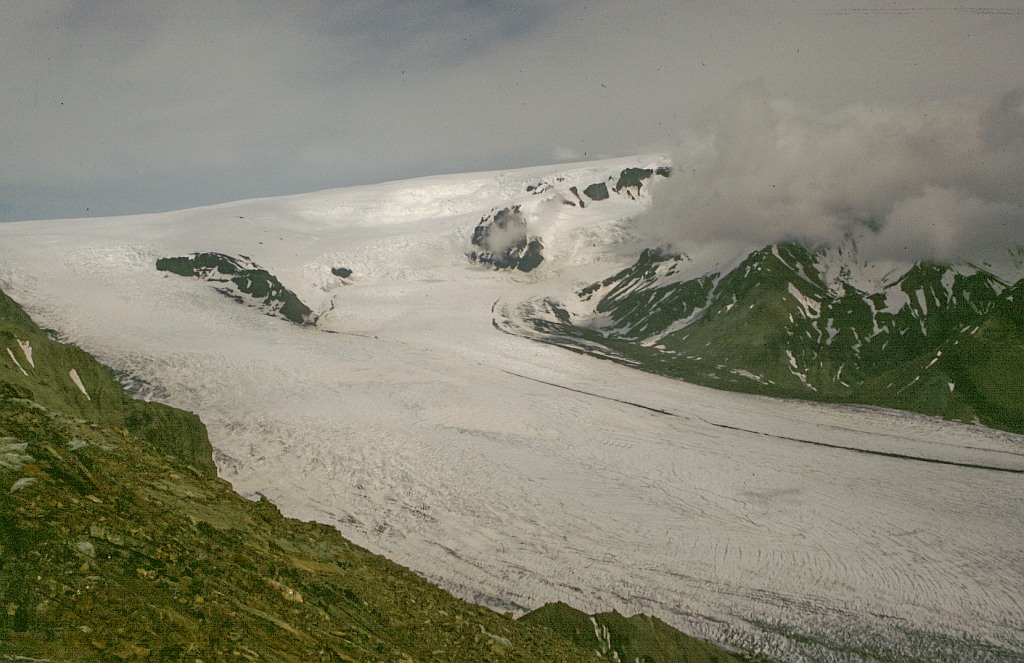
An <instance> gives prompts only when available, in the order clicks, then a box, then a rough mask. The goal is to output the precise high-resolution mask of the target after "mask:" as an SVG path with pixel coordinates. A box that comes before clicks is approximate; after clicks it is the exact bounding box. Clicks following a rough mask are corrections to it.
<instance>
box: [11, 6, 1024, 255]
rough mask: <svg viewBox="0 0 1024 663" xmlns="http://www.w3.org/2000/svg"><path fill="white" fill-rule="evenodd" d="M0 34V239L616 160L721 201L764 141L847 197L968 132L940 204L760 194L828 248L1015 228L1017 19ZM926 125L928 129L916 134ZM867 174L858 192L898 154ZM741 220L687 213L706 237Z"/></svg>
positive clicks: (143, 19) (296, 26)
mask: <svg viewBox="0 0 1024 663" xmlns="http://www.w3.org/2000/svg"><path fill="white" fill-rule="evenodd" d="M0 13H2V20H0V58H2V60H3V62H4V66H3V67H2V68H0V113H2V117H3V121H2V123H0V149H2V150H3V154H4V158H3V159H2V160H0V220H15V219H33V218H64V217H80V216H95V215H112V214H127V213H141V212H152V211H162V210H169V209H178V208H184V207H192V206H197V205H204V204H210V203H216V202H223V201H228V200H235V199H241V198H250V197H258V196H273V195H279V194H286V193H299V192H305V191H314V190H317V189H323V188H329V187H337V186H347V185H352V184H361V183H370V182H379V181H385V180H393V179H401V178H407V177H414V176H418V175H428V174H437V173H448V172H465V171H472V170H489V169H502V168H513V167H519V166H527V165H537V164H545V163H556V162H568V161H580V160H590V159H597V158H603V157H611V156H620V155H628V154H633V153H649V152H667V153H671V154H674V155H677V160H683V159H686V158H689V156H690V155H693V154H698V153H700V152H701V150H700V149H699V146H700V145H701V141H704V143H705V144H706V143H708V141H709V140H710V141H711V142H714V141H715V140H717V143H716V144H717V145H718V147H717V148H716V150H717V152H716V155H717V156H716V157H715V158H713V159H711V160H708V161H706V163H707V164H711V165H710V166H708V167H706V168H704V169H703V170H701V171H700V172H698V169H695V170H694V172H695V173H698V175H699V176H700V177H703V178H704V179H703V180H697V181H701V182H703V184H704V185H708V186H713V183H715V182H717V185H728V186H736V187H743V186H747V185H748V184H749V182H748V181H747V180H746V179H744V177H741V176H740V175H742V172H740V171H743V168H747V166H746V165H744V166H743V168H740V170H739V171H737V170H736V169H735V168H733V169H732V170H730V168H731V166H729V164H728V163H727V157H730V152H729V151H728V146H729V145H730V144H731V145H733V147H734V152H733V153H731V158H732V160H733V162H736V163H744V164H748V163H749V162H750V161H751V154H755V155H756V154H761V157H762V158H764V159H766V160H770V161H771V162H772V163H778V162H782V163H783V165H784V166H785V163H786V160H785V159H780V158H779V154H778V153H777V152H778V149H779V148H778V145H775V146H774V147H773V148H772V149H771V150H769V151H768V153H767V156H765V152H764V150H762V149H761V148H763V147H764V146H763V145H762V143H763V142H764V139H765V136H766V135H770V136H774V137H775V138H774V139H778V136H779V135H781V133H786V132H788V133H787V135H790V134H792V135H799V136H802V137H803V138H802V139H801V140H803V144H804V145H805V147H806V149H807V152H808V154H809V155H810V158H808V159H806V160H805V159H804V158H803V156H804V153H803V152H798V154H797V156H796V157H794V154H793V153H792V151H789V152H787V155H788V156H787V158H789V159H790V160H791V161H793V163H796V161H799V162H800V163H807V164H822V163H823V160H824V161H828V160H827V159H826V157H827V155H828V154H838V155H839V156H840V158H842V159H846V158H847V157H850V158H851V159H852V161H853V165H854V166H855V168H856V174H857V177H860V178H863V179H865V180H868V179H870V174H871V172H873V165H872V164H871V163H870V162H871V159H870V152H869V150H868V147H870V146H873V145H874V146H884V145H890V144H892V143H893V141H891V140H887V139H886V138H885V132H889V133H892V132H895V133H897V134H899V133H900V132H902V133H903V134H905V135H903V136H902V137H900V138H899V140H896V141H895V142H896V143H898V144H900V145H902V143H900V142H899V141H900V140H903V139H905V140H906V141H909V142H910V143H913V144H918V143H926V142H927V141H929V140H931V141H933V142H934V141H935V140H938V141H939V142H940V143H942V142H943V141H944V140H946V138H947V137H948V136H949V135H954V138H955V139H957V140H960V139H961V138H962V139H963V140H962V141H961V143H958V145H955V146H946V147H947V148H948V149H945V148H944V149H940V150H938V151H937V152H936V153H935V154H934V155H933V156H934V157H935V158H937V159H948V158H952V159H960V158H967V157H964V155H970V154H976V153H978V150H975V149H974V148H973V147H972V146H971V145H967V144H966V142H964V141H967V142H969V141H970V140H974V139H975V138H977V139H978V140H981V139H980V138H978V136H980V135H981V134H983V133H985V132H988V134H985V135H986V136H988V138H987V139H986V140H988V143H985V145H988V147H985V148H984V149H990V150H992V152H991V154H989V153H988V152H985V153H984V155H983V156H984V158H982V159H980V160H977V161H978V162H977V163H974V162H971V164H969V166H970V167H969V168H968V170H969V171H970V172H969V173H967V174H966V175H963V176H964V177H965V178H966V180H968V184H967V185H966V186H964V187H960V186H959V185H958V184H956V178H957V177H960V176H961V175H962V174H959V173H956V172H952V173H950V172H943V173H935V172H932V171H931V170H930V169H929V168H921V169H920V172H919V175H920V177H917V176H916V175H915V177H917V179H914V177H910V178H909V179H908V181H906V182H902V181H901V182H900V183H898V186H897V185H894V186H895V188H896V189H899V190H898V191H895V190H893V187H888V188H886V187H885V186H883V185H881V184H879V183H878V182H874V181H872V182H867V183H866V184H865V188H864V189H861V190H858V191H857V192H852V193H851V192H847V194H844V195H841V196H838V198H836V197H834V196H833V197H829V196H824V197H822V196H820V195H819V198H818V199H815V198H814V195H817V194H814V195H810V194H813V190H816V187H817V188H820V187H821V186H839V185H840V183H842V182H844V178H843V177H842V173H841V172H840V173H833V176H832V177H831V179H826V180H824V181H823V182H819V181H818V180H817V179H815V180H814V182H815V183H814V184H813V186H811V185H809V184H808V183H807V176H806V175H805V174H801V173H800V172H798V171H800V170H801V168H800V167H796V166H794V165H793V164H790V165H789V166H785V168H784V170H785V172H784V173H783V175H785V176H786V177H789V178H790V181H792V182H793V183H794V186H793V188H792V191H793V192H794V195H802V194H803V193H808V192H810V194H809V195H810V199H811V202H813V203H814V204H815V205H816V206H817V207H816V208H815V209H817V208H819V207H820V208H823V209H826V208H827V209H828V210H831V211H830V212H829V213H830V214H833V216H834V217H835V218H834V219H833V221H835V220H836V219H838V221H835V223H836V224H837V226H836V227H839V226H842V224H843V223H846V222H856V223H863V224H868V225H870V224H872V223H875V224H877V223H888V221H889V220H890V218H891V219H892V220H893V221H892V223H893V224H894V225H893V227H894V228H898V227H899V226H898V223H899V222H900V220H901V219H904V218H910V216H912V215H913V214H915V213H920V212H921V211H922V210H924V211H927V210H929V209H935V210H944V209H947V208H948V207H949V206H950V204H954V206H955V205H957V204H962V206H963V207H964V210H965V211H964V214H968V213H969V214H976V216H978V215H980V216H978V218H984V219H989V220H991V219H996V220H995V221H992V223H994V224H996V225H995V226H993V227H994V228H996V231H997V232H998V228H1000V227H1002V228H1004V229H1006V227H1007V226H1006V223H1007V219H1009V223H1010V224H1011V227H1010V228H1009V229H1008V230H1006V232H1007V233H1008V235H1007V236H1008V237H1011V238H1013V237H1017V236H1019V235H1020V231H1021V229H1020V225H1021V223H1020V220H1021V213H1020V209H1021V208H1020V195H1021V194H1020V193H1016V194H1014V193H1013V192H1010V191H1009V190H1006V191H1004V190H1002V189H1000V188H999V187H1003V188H1004V189H1005V188H1006V186H1007V183H1009V185H1011V186H1012V187H1014V188H1017V189H1024V186H1021V181H1020V180H1015V179H1014V178H1016V177H1017V176H1018V175H1020V174H1021V172H1022V170H1021V168H1022V166H1021V165H1020V164H1015V163H1014V162H1015V160H1016V158H1017V157H1018V156H1021V155H1024V129H1022V127H1024V110H1022V98H1024V97H1022V95H1021V93H1020V90H1021V89H1024V70H1022V68H1021V66H1020V63H1022V62H1024V4H1022V3H1020V2H1006V1H1004V0H1001V1H999V2H986V3H985V6H984V7H974V6H965V5H961V4H949V3H947V4H941V5H940V4H931V3H928V2H916V3H913V5H910V4H903V3H895V4H894V3H892V2H886V3H880V2H856V3H852V2H851V3H843V2H758V3H753V2H751V3H740V2H724V3H704V2H683V1H681V0H635V1H633V2H629V3H625V2H615V1H612V0H592V1H582V2H576V3H557V2H544V1H541V0H519V1H514V2H513V1H504V2H502V1H490V0H476V1H472V0H463V1H457V0H373V1H363V0H350V1H340V2H326V1H319V2H312V1H298V2H292V3H271V2H259V1H255V0H253V1H246V2H232V1H224V2H216V3H210V2H189V1H183V2H176V3H161V2H143V1H131V2H128V1H124V2H121V1H117V0H107V1H102V2H101V1H96V0H80V1H64V2H60V1H57V2H53V1H45V0H44V1H36V0H33V1H32V2H29V1H26V0H14V1H13V2H9V3H7V4H6V5H5V6H4V8H3V9H2V10H0ZM752 100H753V101H752ZM744 108H746V109H747V111H748V112H747V111H744V110H743V109H744ZM757 108H761V112H757V111H756V109H757ZM1000 108H1002V111H1000ZM764 109H771V112H770V113H769V115H771V117H767V116H765V113H764V112H763V111H764ZM858 109H859V110H858ZM929 110H931V111H932V115H931V117H933V118H935V117H939V118H945V119H946V122H947V124H945V125H943V126H942V127H936V126H924V124H927V121H926V120H924V119H923V118H926V117H928V115H927V114H928V112H929ZM1000 113H1001V114H1000ZM851 118H853V119H851ZM893 118H898V119H893ZM965 118H966V119H965ZM823 127H824V128H823ZM879 128H881V130H882V134H879V133H878V131H879ZM947 129H948V131H947ZM851 132H852V133H853V134H855V136H854V137H853V138H849V136H848V135H847V134H849V133H851ZM957 132H959V133H957ZM865 134H872V135H871V136H870V139H866V138H864V135H865ZM710 136H717V139H710V138H709V137H710ZM726 136H728V137H729V141H731V142H729V143H728V144H727V141H726V140H725V137H726ZM737 136H738V137H739V138H736V137H737ZM744 136H748V137H749V138H750V140H748V141H746V142H744V140H743V137H744ZM857 136H859V137H857ZM774 139H773V140H774ZM915 141H916V142H915ZM1015 141H1016V142H1015ZM776 142H777V140H776ZM851 143H853V144H855V145H856V146H858V147H856V148H855V149H854V148H850V153H849V154H847V152H846V151H845V150H847V149H848V148H849V145H850V144H851ZM982 143H984V141H982ZM980 144H981V143H979V145H980ZM1008 145H1009V147H1007V146H1008ZM752 146H753V147H752ZM807 146H809V147H807ZM705 147H706V145H705ZM911 147H913V145H911ZM983 147H984V145H983ZM908 149H909V148H908ZM914 149H916V148H914ZM759 150H761V151H760V152H759ZM1008 150H1009V151H1008ZM705 151H706V150H705ZM882 151H883V152H884V150H882ZM982 151H983V152H984V150H982ZM680 155H682V156H680ZM993 155H995V156H993ZM882 157H883V158H884V159H886V160H888V161H889V162H890V163H889V165H888V166H885V167H884V168H882V170H883V171H884V170H886V168H892V163H891V162H892V160H894V159H895V160H896V161H897V162H899V163H901V164H902V163H903V162H902V161H900V160H901V159H904V158H906V154H905V151H904V153H901V154H900V155H894V154H883V155H882ZM990 157H992V158H990ZM970 158H974V157H970ZM813 159H817V161H813ZM1000 159H1001V161H1000ZM755 160H756V159H755ZM919 160H920V159H919ZM968 160H970V159H968ZM994 160H995V161H999V163H1000V164H1002V166H1000V167H999V169H997V170H998V172H995V171H993V168H994V167H993V166H992V163H993V161H994ZM1022 161H1024V159H1022ZM733 165H735V163H734V164H733ZM825 165H826V166H827V167H828V168H831V169H833V170H837V169H838V170H841V165H842V164H837V163H835V160H834V159H833V160H832V161H828V163H827V164H825ZM723 169H724V170H725V171H727V174H726V176H722V172H721V171H723ZM903 170H905V169H902V168H901V169H900V172H902V171H903ZM925 171H927V172H925ZM767 172H768V174H769V175H771V176H772V177H775V176H778V175H779V173H778V172H772V171H771V169H768V171H767ZM914 172H918V171H914ZM737 173H739V174H737ZM755 175H756V177H755V179H758V184H756V185H754V186H751V187H750V190H751V191H753V192H754V193H752V194H751V195H752V196H754V197H753V198H751V200H757V201H761V198H760V197H758V196H757V195H754V194H756V192H757V191H758V186H762V185H764V182H765V181H766V180H765V172H760V171H759V172H758V173H756V174H755ZM708 178H711V179H710V180H709V179H708ZM897 179H898V178H897ZM709 182H712V184H709ZM950 182H954V184H950ZM900 187H902V188H900ZM687 195H688V194H685V193H680V194H678V195H677V196H676V198H678V199H680V200H681V201H682V202H684V203H686V204H691V203H693V200H692V199H691V198H692V196H691V198H688V197H687ZM866 197H874V198H878V200H874V199H873V200H866V199H865V198H866ZM950 197H952V202H951V200H950ZM922 200H923V202H921V201H922ZM748 202H749V201H748ZM759 204H760V203H759ZM915 205H917V207H915ZM663 208H664V207H663ZM748 208H749V205H747V206H745V204H744V203H743V202H742V201H740V202H739V203H736V204H735V205H729V206H726V207H723V208H722V209H718V208H715V207H714V206H713V205H712V206H711V208H709V209H710V211H709V215H708V218H710V219H716V218H718V217H722V218H725V217H726V216H727V215H734V216H735V215H739V216H742V215H743V214H745V213H746V211H748ZM1015 210H1016V211H1015ZM777 211H778V213H779V215H790V214H793V213H794V211H793V210H791V209H789V208H787V207H786V205H785V204H783V205H781V206H780V207H778V208H777ZM804 211H806V210H804ZM799 212H800V210H796V212H795V213H797V215H798V216H799ZM716 215H717V216H716ZM844 215H845V216H844ZM993 215H994V216H993ZM1015 215H1016V216H1015ZM997 217H998V218H997ZM730 218H731V217H730ZM963 218H967V217H963ZM972 218H973V217H972ZM816 219H817V217H815V216H814V215H813V214H810V215H809V216H808V217H807V218H806V219H803V221H801V223H806V224H812V225H813V224H820V223H821V221H820V219H817V220H816ZM843 219H846V221H844V220H843ZM958 219H959V220H960V221H962V220H963V219H961V218H960V217H958ZM851 220H852V221H851ZM1015 220H1016V221H1015ZM756 221H757V223H758V224H759V226H760V227H763V226H764V224H765V223H775V222H778V220H777V219H772V218H768V219H767V220H766V219H765V218H759V219H756ZM956 222H957V220H952V221H950V223H956ZM1015 222H1016V224H1017V225H1016V226H1013V224H1014V223H1015ZM908 223H909V222H908ZM999 224H1002V226H1000V225H999ZM912 227H913V226H912V224H911V226H908V228H912ZM745 228H746V227H741V228H739V229H738V230H737V232H745V231H746V230H745ZM834 230H835V229H834V228H833V229H831V230H830V231H829V232H826V233H818V232H817V231H813V232H808V233H807V234H808V235H809V236H811V237H812V238H814V237H818V235H822V237H824V238H827V236H829V233H830V232H833V231H834ZM904 230H905V231H906V232H911V231H910V230H907V229H904ZM795 233H796V234H797V235H799V234H800V231H799V230H797V231H795ZM790 234H793V233H792V232H791V233H790ZM822 237H818V238H819V239H820V238H822ZM955 239H956V238H955V237H954V238H945V239H943V238H942V237H937V238H936V239H935V241H936V242H938V243H939V244H941V242H942V241H955ZM936 246H937V248H936V250H937V251H939V252H940V253H941V250H942V247H941V246H939V245H938V244H937V245H936Z"/></svg>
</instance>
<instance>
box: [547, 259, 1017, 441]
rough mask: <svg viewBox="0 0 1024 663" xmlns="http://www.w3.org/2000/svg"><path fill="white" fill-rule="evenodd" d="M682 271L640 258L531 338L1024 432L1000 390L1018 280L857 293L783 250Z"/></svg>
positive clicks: (903, 275)
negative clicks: (594, 346) (583, 342)
mask: <svg viewBox="0 0 1024 663" xmlns="http://www.w3.org/2000/svg"><path fill="white" fill-rule="evenodd" d="M827 261H832V264H826V262H827ZM688 262H689V259H688V257H686V256H681V255H672V254H662V253H660V252H658V251H657V250H650V249H648V250H645V251H644V252H642V253H641V255H640V257H639V258H638V259H637V261H636V262H635V263H634V264H633V265H631V266H630V267H627V268H626V269H624V270H622V271H620V272H618V273H617V274H615V275H613V276H611V277H608V278H606V279H604V280H603V281H599V282H596V283H594V284H592V285H590V286H586V287H584V288H582V289H580V290H579V291H577V293H576V296H577V297H578V300H579V302H577V303H576V304H574V305H570V306H566V307H564V310H568V311H573V312H574V313H573V315H572V316H571V319H570V317H566V316H565V315H562V316H561V317H559V316H557V315H555V316H551V315H548V317H547V319H544V320H542V319H539V318H538V319H537V320H535V321H534V327H535V329H538V330H539V331H542V332H543V333H545V334H548V336H549V339H550V340H551V341H552V342H555V343H556V344H557V343H558V342H559V338H560V337H562V338H563V339H565V340H564V342H565V343H566V344H570V345H575V344H578V341H576V340H569V339H577V338H579V337H581V336H582V337H584V338H586V339H588V340H589V341H590V342H592V343H598V344H605V345H607V346H608V347H609V348H610V349H612V350H614V351H615V353H616V354H617V355H618V356H621V357H623V358H628V359H630V360H631V361H632V362H634V365H638V366H641V367H644V368H647V369H648V370H652V371H654V372H660V373H664V374H667V375H672V376H675V377H682V378H684V379H688V380H692V381H696V382H698V383H700V384H705V385H708V386H716V387H722V388H726V389H730V388H731V389H737V390H740V391H750V392H754V393H763V394H766V395H774V396H783V397H795V398H804V399H809V400H822V401H828V402H843V403H862V404H869V405H882V406H887V407H895V408H897V409H907V410H912V411H915V412H920V413H923V414H933V415H938V416H943V417H946V418H951V419H957V420H961V421H968V422H970V421H978V422H980V423H983V424H985V425H989V426H994V427H997V428H1003V429H1005V430H1009V431H1012V432H1024V418H1021V416H1020V415H1019V414H1018V413H1019V412H1020V411H1022V410H1024V396H1022V395H1021V393H1020V391H1019V390H1014V389H1010V388H1007V387H1009V386H1011V385H1012V384H1013V383H1014V381H1019V380H1020V379H1021V376H1024V363H1022V360H1021V357H1020V353H1015V352H1011V350H1012V349H1013V348H1016V347H1021V346H1020V343H1021V342H1022V341H1024V327H1022V326H1021V324H1020V318H1021V313H1020V311H1021V303H1020V299H1019V291H1020V290H1021V288H1024V279H1021V280H1018V281H1016V282H1014V283H1008V282H1005V281H1003V280H1002V279H1001V278H1000V277H998V276H996V275H995V274H993V273H991V272H988V271H986V270H985V269H983V268H979V267H976V266H974V265H973V264H969V263H963V264H959V265H952V264H943V263H937V262H931V261H922V262H918V263H914V264H912V265H910V266H909V267H907V268H905V269H904V270H900V271H899V272H897V273H896V274H895V276H892V277H891V278H889V279H886V280H883V281H882V282H880V283H879V284H878V285H877V286H876V289H875V290H874V291H873V292H868V291H865V290H862V289H861V288H862V287H863V286H862V285H860V284H854V282H853V279H852V278H851V277H850V269H849V267H848V266H842V267H840V268H839V269H838V270H836V265H835V264H834V257H832V256H828V255H827V254H826V252H825V251H824V250H818V251H814V250H810V249H807V248H805V247H803V246H801V245H799V244H795V243H783V244H773V245H769V246H766V247H764V248H762V249H759V250H757V251H754V252H752V253H750V254H749V255H747V256H746V257H745V258H744V259H742V260H741V261H739V263H738V264H736V265H735V266H734V267H727V268H726V269H720V270H716V271H709V272H706V273H704V274H702V275H699V276H695V277H692V278H680V277H679V276H677V274H678V273H679V272H685V268H686V267H687V263H688ZM830 272H831V273H830ZM579 304H583V305H585V307H584V308H582V309H581V307H580V305H579ZM993 357H998V360H997V359H994V358H993ZM982 371H985V372H987V373H988V376H987V378H986V379H982V378H981V377H980V375H979V373H980V372H982ZM1017 383H1018V384H1019V382H1017Z"/></svg>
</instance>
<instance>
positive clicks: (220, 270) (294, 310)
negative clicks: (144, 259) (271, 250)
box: [156, 253, 316, 325]
mask: <svg viewBox="0 0 1024 663" xmlns="http://www.w3.org/2000/svg"><path fill="white" fill-rule="evenodd" d="M156 268H157V269H158V270H160V271H164V272H171V273H172V274H179V275H181V276H194V277H196V278H198V279H202V280H204V281H209V282H211V283H213V284H216V286H215V287H216V289H217V292H219V293H221V294H223V295H225V296H227V297H230V298H231V299H233V300H235V301H237V302H239V303H244V304H248V305H250V306H253V307H254V308H258V309H260V310H261V311H263V312H264V313H267V314H268V315H272V316H277V317H281V318H284V319H285V320H288V321H290V322H294V323H295V324H298V325H312V324H315V322H316V318H315V316H314V315H313V311H312V310H311V309H310V308H309V307H308V306H306V305H305V304H304V303H302V300H300V299H299V298H298V296H297V295H296V294H295V293H294V292H292V291H291V290H289V289H288V288H285V287H284V286H283V285H282V284H281V282H280V281H279V280H278V279H277V277H276V276H274V275H273V274H271V273H270V272H268V271H267V270H265V269H263V268H262V267H260V266H259V265H257V264H256V263H254V262H253V261H252V260H250V259H249V258H248V257H247V256H240V257H238V258H235V257H232V256H227V255H224V254H223V253H193V254H191V255H189V256H184V257H177V258H160V259H159V260H157V261H156Z"/></svg>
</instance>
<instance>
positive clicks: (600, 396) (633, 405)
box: [502, 370, 714, 425]
mask: <svg viewBox="0 0 1024 663" xmlns="http://www.w3.org/2000/svg"><path fill="white" fill-rule="evenodd" d="M502 373H505V374H507V375H513V376H515V377H517V378H522V379H524V380H529V381H530V382H539V383H540V384H546V385H548V386H549V387H556V388H558V389H565V390H566V391H572V392H575V393H577V394H583V395H584V396H593V397H594V398H600V399H601V400H605V401H611V402H613V403H622V404H623V405H630V406H632V407H638V408H640V409H641V410H647V411H648V412H655V413H657V414H664V415H665V416H667V417H677V418H679V419H689V417H685V416H683V415H681V414H676V413H675V412H668V411H667V410H659V409H658V408H656V407H649V406H647V405H640V404H639V403H631V402H630V401H621V400H619V399H618V398H612V397H611V396H602V395H600V394H594V393H591V392H589V391H583V390H581V389H573V388H572V387H566V386H565V385H561V384H555V383H554V382H545V381H544V380H538V379H537V378H530V377H526V376H525V375H520V374H519V373H513V372H512V371H505V370H503V371H502ZM705 423H707V422H705ZM712 425H714V424H712Z"/></svg>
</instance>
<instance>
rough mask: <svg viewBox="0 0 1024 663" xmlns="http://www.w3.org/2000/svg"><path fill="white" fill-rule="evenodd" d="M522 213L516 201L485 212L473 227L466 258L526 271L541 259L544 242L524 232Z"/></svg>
mask: <svg viewBox="0 0 1024 663" xmlns="http://www.w3.org/2000/svg"><path fill="white" fill-rule="evenodd" d="M528 230H529V229H528V227H527V224H526V217H525V215H524V214H523V212H522V210H521V209H520V206H519V205H516V206H514V207H506V208H505V209H502V210H498V211H497V212H495V213H494V214H493V215H490V216H485V217H484V218H482V219H481V220H480V223H479V224H478V225H477V227H476V228H475V229H474V230H473V239H472V242H473V246H475V247H477V250H473V251H471V252H470V253H469V259H470V260H474V261H476V262H480V263H483V264H486V265H491V266H492V267H494V268H495V269H518V270H519V271H522V272H529V271H531V270H533V269H535V268H536V267H537V266H539V265H540V263H541V262H543V260H544V254H543V251H544V244H543V243H542V242H541V240H540V238H538V237H530V236H529V235H528V233H527V231H528Z"/></svg>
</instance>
